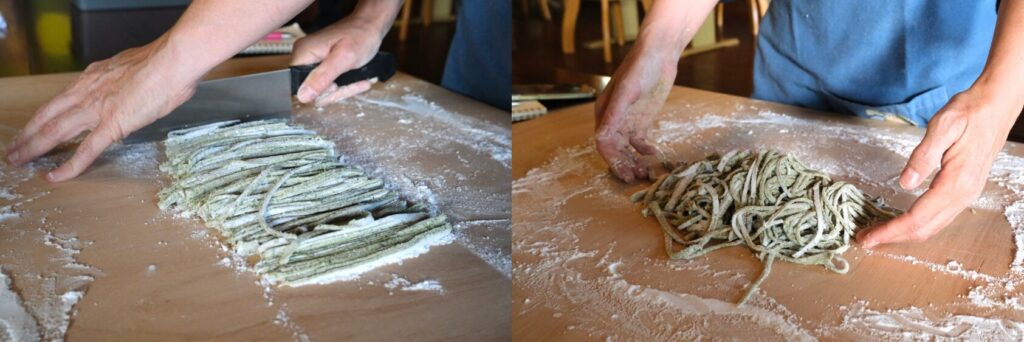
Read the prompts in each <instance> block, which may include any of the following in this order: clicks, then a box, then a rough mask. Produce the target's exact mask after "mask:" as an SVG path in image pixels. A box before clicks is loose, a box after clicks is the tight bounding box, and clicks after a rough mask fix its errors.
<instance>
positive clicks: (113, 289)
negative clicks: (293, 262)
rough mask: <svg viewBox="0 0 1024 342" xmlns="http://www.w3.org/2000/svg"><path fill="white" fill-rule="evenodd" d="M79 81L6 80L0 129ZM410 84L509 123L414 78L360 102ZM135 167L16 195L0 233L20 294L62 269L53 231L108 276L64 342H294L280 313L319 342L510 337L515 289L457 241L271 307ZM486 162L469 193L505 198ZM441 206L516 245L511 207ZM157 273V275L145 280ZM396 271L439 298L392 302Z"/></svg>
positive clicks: (285, 297)
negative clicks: (485, 221)
mask: <svg viewBox="0 0 1024 342" xmlns="http://www.w3.org/2000/svg"><path fill="white" fill-rule="evenodd" d="M286 65H287V56H285V57H257V58H245V59H241V60H232V61H229V62H227V63H225V65H222V66H221V67H219V68H218V69H216V70H214V71H213V72H211V75H210V77H214V78H216V77H222V76H227V75H233V74H239V73H251V72H257V71H266V70H270V69H276V68H281V67H284V66H286ZM76 75H77V74H74V73H70V74H52V75H43V76H31V77H15V78H4V79H0V125H3V126H7V127H8V128H13V127H21V126H23V125H24V124H25V122H27V120H28V119H29V118H30V117H31V116H32V114H33V112H34V111H35V109H36V108H38V107H39V106H40V105H41V104H42V103H43V102H44V101H46V100H47V99H49V98H50V97H51V96H53V95H54V94H56V93H58V92H59V91H60V89H61V88H62V87H63V86H64V85H66V84H67V83H68V82H70V81H71V80H72V79H73V78H74V77H76ZM385 85H388V86H385ZM409 87H412V88H414V89H416V90H417V91H419V94H421V95H422V96H423V97H424V98H426V99H429V100H431V101H433V102H435V103H437V104H439V105H441V106H443V107H444V108H446V109H448V110H450V111H451V112H453V113H455V114H454V115H464V116H467V117H473V118H475V119H476V120H485V121H488V122H493V123H495V124H504V125H505V126H504V127H506V128H507V127H508V126H507V125H508V114H507V113H503V112H501V111H498V110H496V109H493V108H491V107H488V106H486V105H483V104H479V103H475V102H474V101H472V100H469V99H467V98H465V97H462V96H460V95H457V94H454V93H451V92H448V91H446V90H444V89H441V88H440V87H437V86H435V85H431V84H429V83H426V82H423V81H420V80H417V79H415V78H412V77H410V76H408V75H405V74H399V75H397V76H396V77H395V78H394V79H392V80H391V81H390V82H388V83H386V84H382V85H380V86H377V87H375V90H373V91H371V92H370V93H368V94H367V95H365V96H367V97H371V98H372V97H375V96H384V95H388V94H393V93H401V92H402V91H403V90H402V89H403V88H406V89H408V88H409ZM348 109H350V108H349V107H346V106H333V107H327V109H326V110H324V111H323V112H317V111H316V110H314V109H312V108H308V107H300V108H297V110H298V111H300V112H304V113H306V116H307V117H308V116H311V115H316V116H317V117H318V120H320V121H324V122H331V121H332V120H351V118H350V119H339V118H340V117H339V116H336V115H335V114H334V112H335V111H337V110H348ZM362 110H364V111H366V113H365V114H366V115H365V117H364V118H363V119H361V120H362V121H360V122H361V123H363V124H367V125H369V124H378V123H373V120H382V119H375V118H377V117H380V116H379V115H375V114H377V113H375V112H374V110H375V109H371V108H364V109H362ZM376 110H379V109H376ZM310 113H314V114H310ZM379 125H382V126H387V125H394V123H389V122H383V123H379ZM505 132H508V131H507V130H506V131H505ZM3 133H4V134H3V135H4V136H3V137H0V138H3V139H5V140H4V141H6V139H9V137H10V134H11V132H10V129H8V130H7V131H4V132H3ZM423 134H430V132H424V133H423ZM381 143H385V142H381ZM350 148H351V147H350ZM58 153H59V152H58ZM453 153H456V151H453ZM462 157H464V158H468V159H469V160H468V162H469V163H474V162H476V161H479V160H474V158H480V157H481V156H479V155H473V154H466V153H463V154H462ZM160 158H163V157H162V153H161V155H160ZM442 161H445V160H442ZM442 161H439V162H436V163H418V164H416V165H412V166H409V167H410V168H426V169H423V170H418V171H419V172H418V174H430V173H431V172H438V173H440V172H441V171H442V170H447V169H448V167H449V166H450V165H445V164H444V163H443V162H442ZM135 162H141V163H142V164H132V163H131V162H130V159H129V158H125V157H124V156H123V155H120V154H119V153H118V152H116V151H114V152H108V153H106V154H104V156H103V157H101V159H100V160H99V161H98V162H97V163H96V164H95V165H94V166H93V167H91V168H90V170H89V171H87V172H86V173H85V174H84V175H83V176H81V177H79V178H77V179H75V180H72V181H69V182H66V183H61V184H48V183H46V182H45V181H43V180H42V179H41V177H38V176H37V177H35V178H32V179H30V180H29V181H27V182H24V183H23V184H21V186H20V187H19V188H18V189H17V191H18V192H19V193H22V194H28V195H33V196H41V197H39V198H38V199H35V200H33V201H31V202H26V203H21V205H20V207H19V211H21V212H22V213H23V214H22V216H21V217H20V218H17V219H12V220H7V221H3V222H0V251H3V252H0V265H3V271H4V272H5V273H7V274H9V275H10V276H11V277H12V279H13V281H14V284H15V285H14V286H15V288H16V289H22V290H30V289H31V288H32V287H33V286H36V285H39V284H40V282H41V281H37V280H35V277H34V275H35V274H50V273H56V272H61V270H60V269H59V268H60V267H59V265H57V266H56V269H55V268H54V267H55V266H54V263H53V262H52V258H51V257H52V256H53V255H54V254H55V252H54V250H53V248H51V247H48V246H44V245H43V244H42V241H43V236H44V235H45V234H46V232H49V233H51V234H65V233H66V234H74V235H76V236H77V237H78V239H79V240H81V241H82V242H83V245H82V246H81V253H80V254H79V255H77V260H78V261H79V262H80V263H83V264H87V265H91V266H93V267H95V268H96V269H98V270H99V272H98V274H97V275H96V279H95V281H93V282H92V284H91V285H90V286H89V287H88V290H87V292H86V294H85V297H84V298H83V299H82V300H81V301H80V302H79V304H78V305H77V307H76V310H77V313H76V314H75V316H74V319H73V322H72V324H71V327H70V329H69V331H68V333H67V338H68V340H69V341H79V340H81V341H94V340H106V341H110V340H217V341H227V340H233V341H279V340H289V339H292V338H293V337H294V336H293V334H292V332H291V331H290V330H289V329H287V328H285V327H284V326H282V325H281V324H278V323H275V319H276V316H277V314H278V312H279V311H280V310H282V309H283V310H285V311H286V312H287V313H288V316H289V317H290V320H291V321H292V322H294V323H295V324H297V325H298V326H299V327H301V329H302V330H303V331H304V332H305V333H306V334H308V336H309V337H310V338H311V339H312V340H314V341H318V340H405V339H415V340H421V339H428V340H453V339H454V340H506V339H508V337H509V333H510V319H509V308H510V302H509V300H510V299H509V298H510V294H509V293H510V286H511V280H510V279H508V278H507V277H505V276H504V275H503V274H502V273H500V272H498V271H497V270H495V269H494V268H493V267H492V266H491V265H489V264H488V263H486V262H485V261H484V260H482V259H481V258H480V257H478V256H477V255H476V254H474V253H472V252H471V251H469V250H468V249H467V248H466V247H463V246H462V245H460V244H458V243H454V244H450V245H445V246H439V247H434V248H432V249H431V251H430V252H428V253H427V254H425V255H422V256H420V257H418V258H415V259H412V260H408V261H406V262H404V263H403V264H401V265H390V266H386V267H382V268H380V269H378V270H374V271H372V272H370V273H367V274H366V275H364V276H363V277H362V278H361V279H360V280H356V281H350V282H338V283H334V284H330V285H323V286H306V287H301V288H281V289H276V290H275V291H274V294H273V302H272V303H268V301H267V299H266V298H265V296H264V293H263V289H262V287H261V286H260V285H258V284H257V280H258V279H257V278H256V277H255V276H254V275H253V274H251V273H247V272H238V271H235V270H233V269H231V268H230V267H225V266H222V265H218V262H220V260H222V259H223V258H225V257H226V256H227V253H226V252H225V251H223V250H221V249H220V247H219V246H218V245H217V244H216V243H215V241H214V239H213V238H212V237H209V236H207V237H204V236H203V235H202V232H205V231H206V228H205V227H203V226H202V224H201V223H200V222H198V221H197V220H187V219H181V218H175V217H171V216H170V215H169V214H167V213H161V212H160V210H159V209H158V208H157V207H156V198H155V194H156V191H158V189H159V188H160V187H161V179H160V178H159V177H158V176H154V175H155V174H156V171H155V170H154V169H153V168H152V166H154V165H155V162H156V161H145V160H143V161H139V160H136V161H135ZM481 162H482V161H481ZM479 165H480V168H481V170H480V171H479V172H478V173H477V174H479V175H480V177H479V178H471V179H468V180H466V181H465V182H464V183H463V184H460V186H462V187H464V188H467V189H478V190H481V191H496V190H493V189H506V190H504V191H506V192H507V191H508V190H507V189H508V186H509V184H508V183H509V176H508V175H509V171H508V168H507V166H506V167H501V166H500V165H496V164H495V163H483V162H482V163H481V164H479ZM8 172H9V170H8ZM441 197H442V198H439V201H438V202H439V203H440V205H439V207H440V208H439V210H440V211H441V212H442V213H444V212H446V211H448V210H455V209H453V208H458V210H460V215H462V217H472V216H473V215H478V216H480V217H488V218H492V219H496V220H497V221H498V222H499V223H498V224H499V226H498V227H496V228H494V230H492V232H498V233H497V234H498V235H500V234H501V232H502V231H504V232H505V233H504V234H505V235H506V237H505V238H504V240H502V239H501V236H498V237H496V238H494V240H495V241H498V242H497V243H505V244H507V242H508V239H510V237H509V236H507V235H510V233H509V230H508V227H507V226H508V224H509V223H508V220H509V215H510V212H509V209H508V208H507V206H505V207H503V208H498V209H497V210H495V211H486V210H484V209H479V210H477V211H471V210H468V209H466V206H464V205H463V204H464V203H463V202H464V199H461V198H450V197H446V195H445V196H441ZM0 202H9V201H6V200H2V201H0ZM0 204H2V205H6V204H8V203H0ZM460 205H462V206H460ZM471 208H472V207H471ZM502 219H504V220H503V221H502ZM501 225H504V228H501ZM467 234H472V232H467ZM150 265H152V266H153V267H155V271H149V267H150ZM392 274H397V275H400V276H402V277H404V278H406V279H409V280H411V281H418V280H421V279H427V278H430V279H436V280H437V281H439V282H440V283H441V284H442V286H443V287H444V292H443V293H441V294H439V293H436V292H430V291H426V292H408V291H399V290H394V291H390V290H388V289H387V288H385V287H384V286H383V284H384V283H386V282H387V281H389V280H390V279H391V276H392Z"/></svg>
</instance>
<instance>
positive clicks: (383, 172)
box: [295, 84, 512, 277]
mask: <svg viewBox="0 0 1024 342" xmlns="http://www.w3.org/2000/svg"><path fill="white" fill-rule="evenodd" d="M384 87H385V88H388V89H391V90H398V88H397V87H398V86H397V85H396V84H386V85H384ZM421 87H423V85H419V84H409V85H408V86H406V87H403V88H402V89H404V91H401V92H385V91H374V90H371V91H370V92H369V93H367V94H366V95H361V96H357V97H353V98H351V99H348V100H346V101H343V102H340V103H336V104H332V105H331V106H329V107H327V108H325V109H324V111H320V112H310V111H297V113H296V115H295V119H296V122H297V123H299V124H302V125H303V126H305V127H307V128H309V129H313V130H315V131H317V132H318V133H319V134H321V135H323V136H326V137H328V138H329V139H331V140H333V141H335V142H336V143H337V151H338V153H339V154H340V155H342V156H344V160H345V161H346V162H348V163H350V164H352V165H359V166H360V167H362V168H363V169H364V170H366V172H367V173H368V174H369V175H371V176H373V177H377V178H381V179H384V180H385V182H386V184H387V186H388V187H389V188H390V189H392V190H395V191H397V192H398V193H400V194H402V196H403V197H405V198H407V199H409V200H412V201H414V202H416V203H422V204H424V205H427V206H428V207H429V208H430V210H431V212H432V213H438V212H441V213H444V214H445V215H447V216H448V218H449V222H451V223H452V226H453V228H454V229H453V233H454V234H455V241H457V242H458V243H460V244H462V245H463V246H466V247H467V248H468V249H469V250H470V251H472V252H473V253H474V254H476V255H477V256H478V257H480V258H481V259H482V260H484V261H485V262H487V263H488V264H489V265H491V266H492V267H494V268H495V269H497V270H498V271H499V272H501V273H502V274H504V275H505V276H506V277H509V276H510V274H511V251H510V250H509V247H508V246H509V245H510V244H511V236H512V233H511V230H510V226H511V222H510V220H509V218H510V217H511V215H512V214H511V212H512V209H511V206H510V205H509V203H510V195H509V183H510V182H511V159H512V138H511V128H510V123H508V122H505V123H501V122H494V121H490V120H485V119H483V118H479V117H474V116H472V115H466V114H462V113H457V112H455V111H454V110H452V109H449V108H445V107H444V106H442V105H440V104H438V103H434V102H431V101H429V100H427V99H425V98H424V97H423V96H422V95H421V94H423V89H421ZM396 93H397V94H396ZM371 115H373V116H374V118H373V119H372V120H370V119H369V118H368V117H369V116H371ZM328 117H330V118H329V119H328ZM505 120H508V119H507V118H505Z"/></svg>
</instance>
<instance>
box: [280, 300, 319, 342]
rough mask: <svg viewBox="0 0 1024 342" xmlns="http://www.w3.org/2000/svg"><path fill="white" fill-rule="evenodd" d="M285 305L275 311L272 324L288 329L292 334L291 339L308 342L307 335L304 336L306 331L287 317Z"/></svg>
mask: <svg viewBox="0 0 1024 342" xmlns="http://www.w3.org/2000/svg"><path fill="white" fill-rule="evenodd" d="M287 309H288V308H287V305H281V308H280V309H278V310H277V316H274V324H277V325H280V326H283V327H285V328H286V329H288V331H290V332H291V333H292V339H293V340H295V341H300V342H309V341H310V339H309V335H306V331H305V330H303V329H302V327H301V326H299V325H298V324H296V323H295V321H293V320H292V319H291V317H290V316H288V310H287Z"/></svg>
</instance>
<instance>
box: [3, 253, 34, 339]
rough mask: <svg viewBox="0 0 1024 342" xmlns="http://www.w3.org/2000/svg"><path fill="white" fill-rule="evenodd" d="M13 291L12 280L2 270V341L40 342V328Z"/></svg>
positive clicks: (19, 297)
mask: <svg viewBox="0 0 1024 342" xmlns="http://www.w3.org/2000/svg"><path fill="white" fill-rule="evenodd" d="M37 324H38V323H37V322H36V319H35V317H32V315H31V314H29V313H28V310H26V309H25V306H24V305H23V304H22V301H21V296H20V295H18V293H16V292H14V290H12V289H11V279H10V278H8V277H7V275H6V274H4V273H3V270H0V340H4V341H39V337H40V334H39V327H38V326H37Z"/></svg>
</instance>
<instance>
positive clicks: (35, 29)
mask: <svg viewBox="0 0 1024 342" xmlns="http://www.w3.org/2000/svg"><path fill="white" fill-rule="evenodd" d="M188 2H189V1H188V0H147V1H131V0H32V1H26V0H20V1H18V0H0V16H2V18H3V22H5V23H6V30H4V29H3V24H0V77H9V76H22V75H35V74H46V73H58V72H70V71H80V70H83V69H85V67H86V66H87V65H89V63H91V62H94V61H97V60H102V59H105V58H108V57H111V56H113V55H115V54H117V53H118V52H120V51H123V50H125V49H128V48H131V47H135V46H140V45H144V44H146V43H148V42H150V41H152V40H154V39H156V38H157V37H159V36H160V35H161V34H162V33H163V32H165V31H166V30H167V29H169V28H170V27H171V26H172V25H173V24H174V22H175V21H176V20H177V19H178V17H179V16H181V14H182V12H184V10H185V7H186V6H187V5H188ZM355 4H356V1H354V0H352V1H316V2H314V3H313V4H312V5H311V6H310V7H309V8H307V9H306V10H305V11H303V12H302V13H301V14H300V15H299V16H297V17H296V18H295V19H294V20H293V22H295V23H297V24H298V25H299V26H300V27H301V29H302V30H303V31H304V32H305V33H312V32H315V31H316V30H318V29H320V28H321V27H324V26H326V25H329V24H330V23H333V22H335V21H336V20H338V19H339V18H341V17H343V16H345V15H346V14H348V13H350V12H351V11H352V9H353V8H354V6H355ZM456 6H457V1H456V0H410V1H409V2H407V3H406V4H405V6H404V8H403V11H404V12H403V13H400V14H399V16H398V20H396V23H395V26H394V27H393V28H392V30H391V32H389V33H388V35H387V37H386V38H385V39H384V41H383V43H382V45H381V50H383V51H389V52H392V53H394V54H395V58H396V61H397V63H398V69H399V70H401V71H404V72H406V73H408V74H411V75H413V76H416V77H418V78H421V79H424V80H427V81H429V82H432V83H435V84H437V83H440V82H441V75H442V71H443V69H444V62H445V56H446V55H447V53H448V46H449V44H450V43H451V38H452V35H453V34H454V33H455V21H454V20H455V13H456ZM403 18H407V20H406V21H403ZM403 22H405V23H407V25H408V26H407V29H406V34H405V37H404V39H401V38H402V37H400V36H401V31H402V30H401V26H402V23H403ZM285 54H286V53H285ZM259 55H263V56H265V55H266V54H265V53H261V54H257V55H255V56H259ZM278 55H279V56H283V55H280V54H278ZM280 58H286V57H280ZM182 62H183V63H187V61H182Z"/></svg>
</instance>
